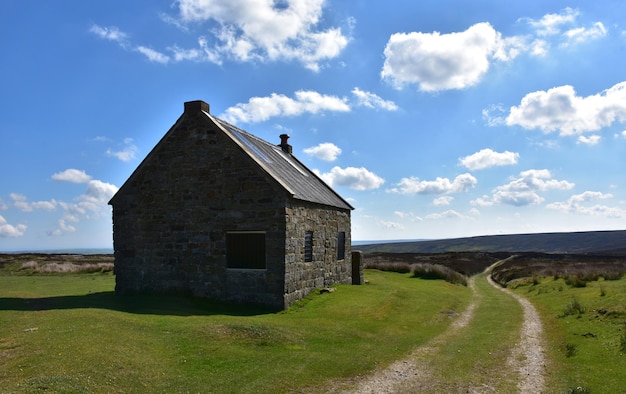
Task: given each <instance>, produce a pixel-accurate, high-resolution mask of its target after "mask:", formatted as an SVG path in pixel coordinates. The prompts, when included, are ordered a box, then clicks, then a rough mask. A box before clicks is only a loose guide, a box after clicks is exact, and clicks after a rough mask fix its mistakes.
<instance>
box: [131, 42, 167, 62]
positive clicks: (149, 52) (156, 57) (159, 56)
mask: <svg viewBox="0 0 626 394" xmlns="http://www.w3.org/2000/svg"><path fill="white" fill-rule="evenodd" d="M135 50H136V51H137V52H139V53H141V54H142V55H144V56H146V57H147V58H148V60H150V61H151V62H155V63H161V64H167V63H169V61H170V57H169V56H167V55H166V54H164V53H161V52H159V51H155V50H154V49H152V48H148V47H145V46H142V45H139V46H137V47H136V48H135Z"/></svg>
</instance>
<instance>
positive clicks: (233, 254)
mask: <svg viewBox="0 0 626 394" xmlns="http://www.w3.org/2000/svg"><path fill="white" fill-rule="evenodd" d="M226 264H227V266H228V268H244V269H265V268H266V267H265V233H263V232H232V233H227V234H226Z"/></svg>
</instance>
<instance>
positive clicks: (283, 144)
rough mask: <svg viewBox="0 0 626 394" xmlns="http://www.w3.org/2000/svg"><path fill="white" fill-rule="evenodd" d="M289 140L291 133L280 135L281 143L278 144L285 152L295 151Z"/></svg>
mask: <svg viewBox="0 0 626 394" xmlns="http://www.w3.org/2000/svg"><path fill="white" fill-rule="evenodd" d="M288 140H289V134H281V135H280V145H278V146H280V148H281V149H282V150H283V152H285V153H289V154H291V152H293V148H292V147H291V145H289V143H288V142H287V141H288Z"/></svg>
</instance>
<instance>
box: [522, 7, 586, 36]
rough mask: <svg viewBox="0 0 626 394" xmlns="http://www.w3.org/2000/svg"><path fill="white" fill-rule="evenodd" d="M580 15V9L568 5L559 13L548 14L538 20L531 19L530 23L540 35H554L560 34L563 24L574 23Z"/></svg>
mask: <svg viewBox="0 0 626 394" xmlns="http://www.w3.org/2000/svg"><path fill="white" fill-rule="evenodd" d="M578 15H580V12H579V11H578V10H575V9H572V8H570V7H567V8H565V9H564V10H563V11H561V12H560V13H558V14H546V15H544V16H543V17H542V18H541V19H539V20H537V21H535V20H532V19H529V24H530V25H531V26H532V27H534V28H535V30H536V32H537V34H538V35H539V36H552V35H556V34H560V33H561V30H562V26H563V25H567V24H571V23H574V22H575V21H576V18H577V17H578Z"/></svg>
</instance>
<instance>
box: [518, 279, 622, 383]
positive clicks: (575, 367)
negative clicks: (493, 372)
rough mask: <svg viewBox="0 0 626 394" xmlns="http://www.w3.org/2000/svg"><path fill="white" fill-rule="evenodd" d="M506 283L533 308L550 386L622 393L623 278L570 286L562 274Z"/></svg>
mask: <svg viewBox="0 0 626 394" xmlns="http://www.w3.org/2000/svg"><path fill="white" fill-rule="evenodd" d="M509 287H516V288H515V291H516V292H518V293H519V294H521V295H523V296H525V297H527V298H528V300H529V301H531V302H532V303H533V304H534V305H535V306H536V307H537V308H538V309H539V312H540V314H541V317H542V320H543V323H544V329H545V332H546V337H547V339H548V341H549V346H548V349H547V350H548V352H549V354H550V357H551V358H552V359H553V360H554V363H553V368H552V371H551V374H550V376H549V379H550V381H551V386H552V387H554V388H559V389H561V390H562V391H561V392H591V393H623V392H626V391H625V390H626V278H624V279H620V280H611V281H605V280H603V279H600V280H598V281H592V282H587V283H586V286H585V287H572V286H569V285H568V284H567V283H566V281H565V280H564V279H562V278H559V279H556V280H555V279H554V278H553V277H541V278H535V279H534V280H528V279H526V280H519V281H518V282H517V283H515V282H513V283H511V286H509ZM577 388H580V390H579V391H575V389H577ZM584 390H588V391H584Z"/></svg>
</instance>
